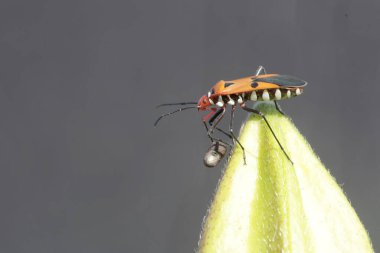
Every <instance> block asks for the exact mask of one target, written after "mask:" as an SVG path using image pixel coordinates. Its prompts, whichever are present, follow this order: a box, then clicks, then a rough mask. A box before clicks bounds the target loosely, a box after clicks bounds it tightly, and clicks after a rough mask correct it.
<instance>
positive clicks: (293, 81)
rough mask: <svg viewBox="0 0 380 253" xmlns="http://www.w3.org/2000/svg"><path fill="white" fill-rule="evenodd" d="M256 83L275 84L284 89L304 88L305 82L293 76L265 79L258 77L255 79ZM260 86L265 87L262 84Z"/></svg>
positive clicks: (277, 76) (276, 76)
mask: <svg viewBox="0 0 380 253" xmlns="http://www.w3.org/2000/svg"><path fill="white" fill-rule="evenodd" d="M255 82H257V83H259V84H260V83H267V84H275V85H279V86H286V87H304V86H306V84H307V82H305V81H304V80H301V79H299V78H297V77H294V76H288V75H271V76H266V77H258V78H256V79H255ZM262 86H265V85H264V84H263V85H262Z"/></svg>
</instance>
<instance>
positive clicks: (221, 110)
mask: <svg viewBox="0 0 380 253" xmlns="http://www.w3.org/2000/svg"><path fill="white" fill-rule="evenodd" d="M225 112H226V108H224V107H223V108H220V110H218V111H217V112H216V113H215V114H218V115H217V116H216V117H214V116H213V117H211V119H210V121H209V123H210V122H211V123H210V128H209V130H208V132H207V135H208V136H209V137H210V136H211V134H212V133H213V132H214V129H215V128H216V126H217V125H218V124H219V123H220V121H221V120H222V119H223V117H224V113H225ZM211 120H212V121H211ZM214 121H216V122H215V123H214Z"/></svg>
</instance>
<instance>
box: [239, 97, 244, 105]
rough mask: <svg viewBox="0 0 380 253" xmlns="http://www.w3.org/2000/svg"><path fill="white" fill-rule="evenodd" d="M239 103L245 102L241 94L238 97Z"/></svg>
mask: <svg viewBox="0 0 380 253" xmlns="http://www.w3.org/2000/svg"><path fill="white" fill-rule="evenodd" d="M238 103H239V104H241V103H243V98H242V97H241V96H239V98H238Z"/></svg>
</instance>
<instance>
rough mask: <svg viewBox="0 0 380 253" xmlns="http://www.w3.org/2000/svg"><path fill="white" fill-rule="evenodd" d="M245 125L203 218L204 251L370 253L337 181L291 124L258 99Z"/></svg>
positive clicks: (200, 242)
mask: <svg viewBox="0 0 380 253" xmlns="http://www.w3.org/2000/svg"><path fill="white" fill-rule="evenodd" d="M256 109H257V110H260V111H261V112H263V113H264V114H265V115H266V117H267V119H268V121H269V123H270V124H271V126H272V128H273V130H274V132H275V134H276V136H277V137H278V138H279V141H280V142H281V144H282V145H283V147H284V149H285V151H286V152H287V154H288V155H289V156H290V158H291V159H292V161H293V162H294V165H292V164H291V163H290V161H289V160H288V159H287V158H286V156H285V154H284V153H283V152H282V151H281V149H280V147H279V145H278V143H277V142H276V140H275V138H274V137H273V135H272V134H271V132H270V131H269V129H268V127H267V125H266V124H265V122H264V121H263V119H262V118H261V117H260V116H258V115H251V116H250V118H249V119H248V120H247V122H246V123H245V125H244V127H243V128H242V131H241V135H240V139H239V140H240V142H241V143H242V145H243V146H244V147H245V150H246V155H247V165H244V163H243V154H242V150H241V148H240V147H239V146H238V145H235V149H234V151H233V154H232V156H231V158H230V161H229V162H228V165H227V167H226V169H225V171H224V174H223V176H222V178H221V180H220V182H219V186H218V188H217V191H216V194H215V196H214V200H213V202H212V204H211V207H210V209H209V210H208V214H207V218H206V220H205V222H204V224H203V231H202V234H201V238H200V241H199V249H198V251H199V252H201V253H213V252H218V253H224V252H226V253H240V252H241V253H243V252H244V253H248V252H249V253H251V252H260V253H261V252H297V253H299V252H321V253H329V252H331V253H338V252H355V253H358V252H373V249H372V246H371V242H370V239H369V237H368V234H367V232H366V230H365V228H364V227H363V225H362V223H361V222H360V220H359V218H358V216H357V214H356V213H355V211H354V209H353V208H352V207H351V205H350V202H349V201H348V200H347V198H346V197H345V195H344V193H343V191H342V189H341V188H340V187H339V185H338V184H337V183H336V181H335V179H334V178H333V177H332V176H331V175H330V173H329V172H328V171H327V170H326V168H325V167H324V166H323V164H322V163H321V161H320V160H319V158H318V157H317V156H316V155H315V154H314V152H313V150H312V149H311V147H310V145H309V144H308V143H307V141H306V140H305V139H304V138H303V136H302V135H301V134H300V133H299V132H298V130H297V129H296V128H295V126H294V125H293V123H292V122H291V121H290V120H289V119H288V118H287V117H285V116H283V115H282V114H280V113H279V112H278V111H277V110H276V109H275V107H274V106H273V105H272V104H270V103H261V104H257V106H256Z"/></svg>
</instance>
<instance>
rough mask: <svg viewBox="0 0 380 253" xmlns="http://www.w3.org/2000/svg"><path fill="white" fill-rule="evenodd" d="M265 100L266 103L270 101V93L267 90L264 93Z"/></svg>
mask: <svg viewBox="0 0 380 253" xmlns="http://www.w3.org/2000/svg"><path fill="white" fill-rule="evenodd" d="M263 100H264V101H269V100H270V97H269V93H268V91H267V90H264V91H263Z"/></svg>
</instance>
